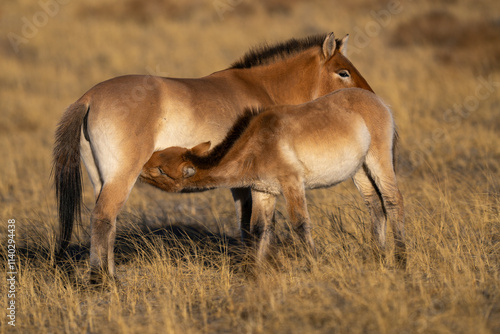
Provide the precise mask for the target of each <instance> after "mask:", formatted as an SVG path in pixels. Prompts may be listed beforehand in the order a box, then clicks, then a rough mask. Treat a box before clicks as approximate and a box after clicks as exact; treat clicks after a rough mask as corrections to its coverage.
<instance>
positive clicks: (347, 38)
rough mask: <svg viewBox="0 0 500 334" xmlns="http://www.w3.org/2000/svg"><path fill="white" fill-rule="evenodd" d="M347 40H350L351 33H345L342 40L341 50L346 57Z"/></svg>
mask: <svg viewBox="0 0 500 334" xmlns="http://www.w3.org/2000/svg"><path fill="white" fill-rule="evenodd" d="M347 41H349V34H347V35H345V36H344V38H342V40H341V41H340V47H339V50H340V52H341V53H342V54H343V55H344V56H345V57H347Z"/></svg>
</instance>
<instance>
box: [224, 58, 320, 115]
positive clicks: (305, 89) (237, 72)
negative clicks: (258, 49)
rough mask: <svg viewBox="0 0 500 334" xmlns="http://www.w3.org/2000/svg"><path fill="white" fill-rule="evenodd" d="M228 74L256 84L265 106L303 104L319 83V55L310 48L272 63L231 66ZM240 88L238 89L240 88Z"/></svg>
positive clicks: (254, 85) (245, 83) (239, 79)
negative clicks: (233, 67)
mask: <svg viewBox="0 0 500 334" xmlns="http://www.w3.org/2000/svg"><path fill="white" fill-rule="evenodd" d="M224 72H226V73H225V75H227V76H228V77H232V78H233V79H234V80H236V81H240V82H242V83H244V85H245V86H248V87H252V89H253V91H254V92H255V93H256V94H258V95H259V96H260V97H261V101H259V104H260V105H262V106H268V105H281V104H300V103H304V102H307V101H310V100H312V99H314V98H315V95H316V91H317V87H318V84H319V73H320V64H319V55H318V52H317V50H315V49H310V50H307V51H304V52H303V53H300V54H298V55H296V56H292V57H290V58H288V59H286V60H279V61H276V62H275V63H272V64H269V65H259V66H255V67H251V68H247V69H228V70H226V71H224ZM236 87H237V86H235V88H234V89H235V90H237V89H238V88H236Z"/></svg>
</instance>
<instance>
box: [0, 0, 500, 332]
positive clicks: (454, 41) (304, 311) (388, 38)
mask: <svg viewBox="0 0 500 334" xmlns="http://www.w3.org/2000/svg"><path fill="white" fill-rule="evenodd" d="M0 31H1V34H0V101H1V111H0V152H1V153H2V163H0V218H1V219H0V221H1V222H3V223H2V224H1V225H0V236H1V240H4V241H1V242H0V244H1V245H2V246H1V248H0V249H1V254H2V256H4V255H5V254H6V250H5V246H6V242H5V240H7V237H6V225H7V220H8V219H16V221H17V228H18V231H17V232H18V234H17V236H16V238H17V239H16V240H17V242H18V246H19V248H18V252H19V253H18V254H19V256H20V257H21V262H20V273H21V274H20V276H19V284H20V289H19V292H18V296H17V300H18V301H19V309H18V314H17V315H18V318H17V320H18V322H17V324H18V327H17V329H19V330H20V332H31V331H35V330H36V331H37V332H41V333H59V332H73V333H76V332H82V333H100V332H106V333H115V332H116V333H135V332H151V333H155V332H184V333H197V332H227V333H232V332H247V333H259V332H266V333H275V332H281V333H290V332H295V333H299V332H300V333H302V332H307V333H313V332H318V333H332V332H333V333H335V332H337V333H403V332H407V333H416V332H424V333H429V332H436V333H471V332H475V333H494V332H497V333H498V332H500V320H499V319H500V277H499V272H500V221H499V220H500V219H499V204H500V196H499V190H500V181H499V180H500V179H499V161H500V140H499V135H498V134H499V131H500V120H499V117H498V115H499V113H498V110H499V108H500V95H499V88H500V7H499V6H498V3H497V2H496V1H495V0H480V1H472V0H440V1H430V0H421V1H411V0H400V1H396V0H393V1H386V0H376V1H368V0H359V1H351V2H340V1H322V0H313V1H305V0H291V1H285V0H270V1H237V0H214V1H212V0H193V1H189V2H176V1H173V0H151V1H147V2H142V1H139V0H125V1H121V2H118V1H112V0H101V1H97V0H90V1H86V2H76V1H62V0H61V1H60V2H58V1H56V0H46V1H40V2H34V1H27V0H18V1H4V2H3V3H2V4H0ZM329 31H334V32H335V34H336V35H337V37H342V36H344V35H345V34H347V33H349V34H350V40H349V49H348V55H349V58H350V59H351V61H352V62H353V63H354V65H355V66H356V67H357V68H358V69H359V71H360V72H361V73H362V74H363V76H364V77H365V78H366V79H367V81H368V82H369V83H370V85H371V86H372V87H373V89H374V90H375V92H376V93H378V94H379V95H380V96H381V97H382V98H383V99H384V100H385V101H386V102H387V103H388V104H390V105H391V106H392V108H393V111H394V116H395V119H396V122H397V125H398V129H399V133H400V137H401V140H400V146H399V158H398V177H399V182H400V187H401V190H402V192H403V195H404V197H405V204H406V212H407V220H406V221H407V236H408V243H409V254H408V255H409V268H408V270H407V272H406V273H400V272H397V271H394V270H392V269H391V263H389V264H388V265H387V266H381V265H380V264H378V263H377V262H375V261H374V260H373V259H372V258H371V257H370V249H369V247H368V246H367V244H366V243H365V241H366V239H367V237H368V235H369V229H370V227H369V222H368V215H367V212H366V209H365V208H364V205H363V203H362V201H361V198H360V196H359V195H358V194H357V191H356V190H355V188H354V187H353V185H352V184H351V182H346V184H342V185H340V186H338V187H335V188H332V189H326V190H316V191H310V192H308V201H309V208H310V213H311V216H312V220H313V223H314V225H315V230H314V235H315V239H316V240H317V243H318V248H319V250H320V254H321V255H320V259H319V263H318V267H317V268H316V269H313V270H312V271H311V272H307V271H304V270H302V269H301V268H303V262H304V259H303V258H302V257H297V256H294V255H290V254H293V252H289V251H287V249H286V247H285V249H284V250H281V251H279V252H278V253H277V254H278V255H277V258H278V260H279V262H280V263H281V269H280V270H277V271H273V270H270V272H269V273H268V274H266V275H265V276H264V278H261V279H259V280H251V279H248V278H246V277H245V275H243V274H241V273H240V272H239V270H237V268H238V266H239V264H238V263H237V262H238V261H235V260H234V258H235V256H234V254H235V253H237V246H236V244H237V240H236V238H237V237H238V229H237V226H236V224H235V217H234V208H233V203H232V200H231V196H230V193H229V191H228V190H216V191H210V192H205V193H200V194H189V195H187V194H183V195H178V194H167V193H162V192H160V191H157V190H156V189H153V188H151V187H149V186H146V185H143V184H138V185H137V186H136V187H135V189H134V190H133V191H132V194H131V196H130V198H129V201H128V203H127V205H126V207H125V209H124V211H123V213H122V214H121V215H120V218H119V222H118V235H119V238H118V242H117V253H118V255H117V256H118V260H119V266H118V275H119V278H120V280H121V282H122V285H121V286H120V287H116V288H114V289H111V291H107V292H104V293H96V292H93V291H87V290H85V289H83V290H82V289H81V288H80V287H68V288H64V287H63V284H62V282H61V281H60V279H59V278H58V277H57V276H55V275H54V274H53V273H52V272H51V271H50V270H49V268H50V265H51V262H50V261H51V260H50V256H49V253H50V250H51V248H53V247H54V233H55V232H54V231H55V230H56V227H57V219H56V216H57V212H56V204H55V200H54V193H53V189H52V185H51V180H50V170H51V150H52V144H53V133H54V129H55V126H56V124H57V122H58V120H59V118H60V117H61V115H62V112H63V111H64V109H65V108H66V107H67V106H68V105H69V104H71V103H72V102H74V101H75V100H76V99H77V98H79V97H80V96H81V95H82V94H83V93H84V92H85V91H87V90H88V89H89V88H90V87H92V86H93V85H94V84H96V83H98V82H100V81H103V80H106V79H108V78H111V77H114V76H118V75H122V74H130V73H137V74H158V75H163V76H171V77H199V76H204V75H208V74H210V73H212V72H214V71H217V70H221V69H224V68H226V67H228V66H229V65H230V64H231V63H232V62H233V61H235V60H237V59H238V58H239V57H240V56H242V55H243V54H244V53H245V52H246V51H247V50H248V49H249V48H250V47H251V46H254V45H258V44H260V43H263V42H269V43H273V42H277V41H282V40H286V39H288V38H292V37H303V36H307V35H310V34H315V33H324V32H329ZM85 177H86V175H85ZM84 198H85V205H86V207H87V208H88V209H87V210H84V214H83V223H82V226H81V228H80V229H79V231H78V233H77V234H78V235H77V238H75V239H74V240H76V241H75V243H74V244H73V250H74V251H75V254H77V253H78V254H80V255H78V256H77V259H78V260H77V261H76V266H77V268H79V270H80V271H79V273H80V276H81V279H82V280H83V279H84V278H85V277H86V276H85V275H86V262H85V259H86V256H88V248H87V247H88V239H89V237H88V231H89V226H88V225H89V224H88V216H89V213H90V210H91V209H92V208H93V203H94V198H93V195H92V190H91V185H90V182H89V181H88V180H87V179H85V189H84ZM278 210H279V212H280V213H284V212H285V211H284V207H283V202H282V201H280V202H279V203H278ZM278 216H279V222H280V223H281V226H286V217H285V216H283V215H282V214H279V215H278ZM286 235H287V233H286V228H282V229H281V230H280V236H281V237H282V238H284V239H286ZM4 263H5V261H3V260H2V266H3V265H4ZM235 268H236V269H235ZM0 287H1V288H2V291H1V296H2V297H1V299H2V305H6V302H7V297H6V293H5V291H6V290H5V289H6V287H7V285H6V284H5V281H2V283H0ZM0 321H1V324H2V325H1V332H2V333H3V332H7V331H8V328H7V326H6V318H5V317H4V316H1V317H0Z"/></svg>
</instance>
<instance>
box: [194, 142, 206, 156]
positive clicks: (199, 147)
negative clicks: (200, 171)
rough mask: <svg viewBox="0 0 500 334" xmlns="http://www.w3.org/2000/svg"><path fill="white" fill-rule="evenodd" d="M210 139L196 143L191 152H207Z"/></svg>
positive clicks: (196, 153)
mask: <svg viewBox="0 0 500 334" xmlns="http://www.w3.org/2000/svg"><path fill="white" fill-rule="evenodd" d="M210 145H211V143H210V141H207V142H204V143H201V144H198V145H196V146H195V147H193V148H192V149H191V152H192V153H193V154H195V155H202V154H203V153H206V152H207V151H208V150H209V149H210Z"/></svg>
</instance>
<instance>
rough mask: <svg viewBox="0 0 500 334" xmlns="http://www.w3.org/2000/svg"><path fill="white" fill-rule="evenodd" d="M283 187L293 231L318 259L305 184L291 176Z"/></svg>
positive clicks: (282, 183) (296, 177)
mask: <svg viewBox="0 0 500 334" xmlns="http://www.w3.org/2000/svg"><path fill="white" fill-rule="evenodd" d="M281 187H282V191H283V196H284V197H285V201H286V207H287V212H288V216H289V219H290V222H291V223H292V226H293V229H294V231H295V232H296V233H297V234H298V236H299V238H300V240H301V241H302V242H304V243H305V244H306V245H307V247H308V248H309V250H310V252H311V254H312V255H313V256H314V257H316V256H317V252H316V246H315V245H314V240H313V238H312V234H311V230H312V225H311V219H310V218H309V212H308V211H307V203H306V192H305V189H304V182H303V180H302V178H300V177H299V176H294V175H289V176H288V177H287V178H286V180H283V181H282V182H281Z"/></svg>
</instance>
